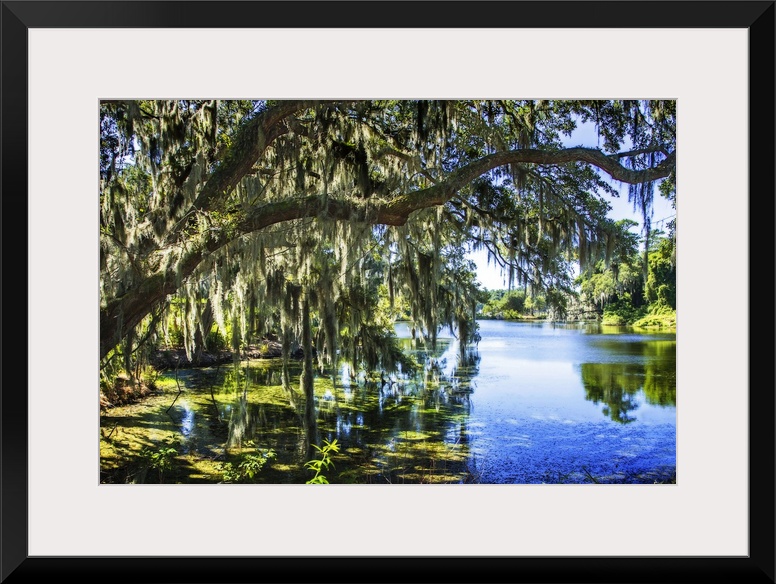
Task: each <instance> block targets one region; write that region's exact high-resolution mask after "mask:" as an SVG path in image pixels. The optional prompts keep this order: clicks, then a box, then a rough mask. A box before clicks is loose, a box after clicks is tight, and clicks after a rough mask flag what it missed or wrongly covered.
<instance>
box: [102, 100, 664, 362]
mask: <svg viewBox="0 0 776 584" xmlns="http://www.w3.org/2000/svg"><path fill="white" fill-rule="evenodd" d="M293 103H295V104H300V103H302V102H293ZM305 103H306V102H305ZM301 107H307V106H302V105H295V106H292V105H291V103H290V102H289V104H287V106H286V108H285V109H282V110H277V111H274V113H273V114H272V116H271V117H272V119H274V120H276V121H275V125H277V121H279V120H281V119H282V118H283V116H285V115H290V113H293V111H298V109H299V108H301ZM294 108H296V109H294ZM262 119H263V118H262ZM256 123H257V124H258V123H259V122H256ZM268 127H272V125H271V124H270V125H269V126H268ZM261 131H262V132H264V129H262V130H261ZM257 132H258V127H257ZM262 136H264V137H263V138H260V139H257V141H256V142H255V143H254V144H253V148H255V147H258V146H257V145H258V144H259V142H261V143H262V144H263V143H264V142H262V140H266V137H267V136H271V133H270V134H267V133H264V134H262ZM241 152H242V151H241ZM251 152H252V153H251V155H250V156H248V155H247V154H245V155H240V156H239V157H237V159H235V160H234V161H232V162H227V163H225V166H224V168H226V166H227V165H228V166H229V167H230V168H232V169H233V170H234V172H235V173H237V174H240V173H243V174H244V173H245V172H247V169H249V168H250V165H252V164H253V161H251V160H249V159H250V158H251V157H253V156H254V154H255V152H256V151H255V150H253V149H251ZM249 162H250V165H249V166H248V167H247V168H246V167H245V165H246V164H248V163H249ZM573 162H584V163H588V164H592V165H594V166H596V167H598V168H600V169H601V170H603V171H605V172H607V173H608V174H609V175H610V176H611V177H612V178H614V179H616V180H619V181H622V182H627V183H633V184H635V183H641V182H648V181H654V180H658V179H660V178H665V177H667V176H668V175H669V174H670V173H671V171H672V170H673V169H674V165H675V153H673V152H672V153H671V154H670V155H669V156H668V157H667V158H666V159H665V160H664V161H663V162H662V163H660V164H659V165H657V166H656V167H654V168H648V169H644V170H631V169H628V168H625V167H623V166H622V165H620V164H619V162H618V161H617V160H616V159H612V158H610V157H608V156H606V155H605V154H603V153H602V152H601V151H599V150H593V149H588V148H569V149H566V150H559V151H549V152H548V151H542V150H531V149H526V150H515V151H509V152H498V153H495V154H491V155H488V156H485V157H483V158H481V159H479V160H477V161H474V162H472V163H470V164H468V165H466V166H464V167H461V168H459V169H458V170H456V171H454V172H452V173H451V174H450V175H449V177H448V178H447V179H446V180H444V181H441V182H439V183H438V184H435V185H434V186H432V187H429V188H427V189H422V190H418V191H414V192H410V193H405V194H402V195H398V196H396V197H393V198H391V199H388V200H384V201H376V200H373V199H367V200H360V201H352V200H340V199H336V198H332V197H329V196H327V197H324V196H320V195H311V196H307V197H299V198H293V199H286V200H283V201H278V202H273V203H268V204H266V205H262V206H260V207H255V208H253V209H252V210H251V211H250V212H249V213H248V214H247V215H246V216H245V217H244V218H242V219H241V220H239V221H238V222H237V225H236V227H237V228H236V230H235V232H234V235H232V236H231V237H227V236H226V235H225V234H224V232H218V233H216V234H215V235H213V236H211V237H210V238H209V239H208V240H207V242H206V243H205V244H204V245H201V246H199V247H198V248H196V249H195V250H194V251H191V252H189V253H188V254H187V255H186V256H185V257H184V259H183V260H182V261H181V263H180V265H179V268H178V270H177V271H176V270H172V269H171V270H168V271H167V272H164V273H161V272H160V273H156V274H153V275H152V276H149V277H148V278H147V279H145V280H144V281H143V282H141V283H140V284H139V285H138V286H136V287H134V288H132V289H131V290H130V291H128V292H127V293H126V294H125V295H124V296H122V297H120V298H114V299H112V300H110V301H109V302H108V304H107V306H106V307H105V308H104V309H102V310H101V311H100V358H103V357H105V355H107V353H108V352H109V351H110V350H111V349H112V348H113V347H115V346H116V344H117V343H118V342H119V341H120V340H121V338H122V337H123V335H124V331H127V330H129V329H130V328H132V327H134V326H136V325H137V324H139V323H140V321H141V320H142V319H143V318H144V317H145V316H146V315H147V314H148V313H149V312H150V311H151V310H152V309H153V307H154V306H156V305H158V304H159V303H160V302H162V301H164V299H165V298H166V297H167V295H169V294H173V293H174V292H175V291H176V290H177V286H178V284H177V283H178V282H180V281H181V280H183V279H185V278H187V277H188V276H190V275H191V274H192V273H193V272H194V270H195V269H196V268H197V266H198V265H199V264H200V263H201V262H202V261H203V260H204V259H205V258H206V257H207V256H208V255H210V254H211V253H213V252H215V251H217V250H218V249H220V248H222V247H223V246H225V245H227V244H228V243H230V242H231V241H234V239H236V238H237V237H240V236H242V235H245V234H248V233H253V232H256V231H260V230H261V229H264V228H266V227H269V226H271V225H275V224H277V223H282V222H285V221H291V220H294V219H302V218H305V217H322V218H329V219H334V220H341V221H354V222H364V223H370V224H375V225H377V224H383V225H404V223H406V221H407V219H408V218H409V217H410V215H411V214H412V213H414V212H415V211H419V210H421V209H426V208H429V207H434V206H438V205H442V204H444V203H445V202H447V201H448V200H449V199H450V198H451V197H452V196H453V195H455V193H456V192H457V191H458V190H460V189H461V188H462V187H464V186H465V185H466V184H468V183H469V182H471V181H473V180H474V179H475V178H477V177H478V176H480V175H482V174H484V173H486V172H488V171H490V170H492V169H494V168H497V167H499V166H504V165H507V164H516V163H518V164H520V163H522V164H543V165H558V164H567V163H573ZM240 176H242V175H240ZM237 180H238V179H236V178H235V177H227V176H223V177H222V178H220V179H218V181H217V183H218V184H219V185H234V184H236V181H237ZM212 188H213V189H214V188H215V187H212ZM214 192H215V191H214ZM213 196H215V195H213ZM210 201H211V199H210V198H208V197H205V199H203V201H202V204H203V205H208V204H209V203H210Z"/></svg>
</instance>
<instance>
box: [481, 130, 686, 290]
mask: <svg viewBox="0 0 776 584" xmlns="http://www.w3.org/2000/svg"><path fill="white" fill-rule="evenodd" d="M564 142H565V144H566V146H569V147H571V146H585V147H588V148H598V147H599V144H598V136H597V134H596V131H595V127H594V126H593V124H584V125H582V124H580V126H579V127H578V128H577V129H576V130H575V131H574V133H572V135H571V136H569V137H568V138H565V139H564ZM602 174H603V173H602ZM603 176H604V177H605V178H606V177H607V176H608V175H606V174H603ZM609 182H610V184H611V185H612V186H613V187H614V188H615V189H617V190H619V192H620V196H619V198H613V197H611V198H609V199H608V200H609V202H610V203H611V206H612V209H611V211H610V212H609V217H611V218H612V219H615V220H617V219H632V220H633V221H635V222H636V223H638V226H637V227H635V228H634V230H635V231H637V232H639V233H640V230H641V224H642V219H641V212H640V211H639V212H636V211H634V210H633V203H631V202H630V201H628V185H626V184H623V183H618V182H614V181H609ZM674 214H675V212H674V209H672V208H671V204H670V203H669V202H668V200H667V199H665V198H664V197H663V196H662V195H660V193H658V192H657V190H656V192H655V198H654V203H653V209H652V227H653V228H654V229H664V228H665V224H666V222H667V221H668V220H670V219H671V218H673V217H674ZM469 258H470V259H472V260H473V261H474V262H475V263H476V264H477V279H478V280H479V281H480V284H482V286H483V288H487V289H488V290H498V289H503V288H506V287H507V283H506V278H507V277H508V274H502V273H501V270H500V269H499V268H498V267H497V266H494V265H493V264H492V263H491V265H488V256H487V252H486V251H485V250H481V251H479V252H472V253H470V254H469Z"/></svg>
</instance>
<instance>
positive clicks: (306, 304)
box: [301, 292, 316, 444]
mask: <svg viewBox="0 0 776 584" xmlns="http://www.w3.org/2000/svg"><path fill="white" fill-rule="evenodd" d="M302 351H303V354H304V360H303V362H302V381H301V385H302V388H301V389H302V393H303V394H304V398H305V416H304V417H305V425H306V426H307V435H308V436H310V437H313V436H315V432H316V415H315V392H314V386H313V345H312V325H311V322H310V298H309V296H308V295H307V293H306V292H305V294H304V298H303V300H302ZM310 442H311V444H312V443H313V442H314V441H313V440H311V441H310Z"/></svg>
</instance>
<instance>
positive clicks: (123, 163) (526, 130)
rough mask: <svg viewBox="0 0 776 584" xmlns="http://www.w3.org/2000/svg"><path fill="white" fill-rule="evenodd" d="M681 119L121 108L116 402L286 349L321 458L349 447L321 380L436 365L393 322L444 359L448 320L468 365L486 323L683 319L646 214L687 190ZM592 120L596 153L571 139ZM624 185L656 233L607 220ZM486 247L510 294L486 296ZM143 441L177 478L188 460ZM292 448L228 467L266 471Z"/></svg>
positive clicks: (529, 105) (123, 103) (668, 108)
mask: <svg viewBox="0 0 776 584" xmlns="http://www.w3.org/2000/svg"><path fill="white" fill-rule="evenodd" d="M675 116H676V104H675V102H674V101H666V100H592V101H591V100H454V101H451V100H356V101H294V100H285V101H283V100H279V101H267V100H106V101H103V102H102V103H101V105H100V376H101V380H100V390H101V403H102V405H103V406H104V407H106V408H109V407H110V406H112V405H119V404H126V403H130V402H132V401H133V400H134V399H137V398H145V399H149V398H151V397H153V395H155V392H159V391H163V389H160V388H159V379H158V375H159V371H160V370H163V369H170V370H175V371H176V373H177V370H178V369H179V368H181V367H184V366H186V365H191V364H193V365H197V364H199V365H216V366H224V367H226V366H227V364H228V363H229V362H232V363H235V364H237V363H239V362H240V361H242V360H243V359H246V358H252V359H255V358H274V359H277V360H278V361H277V362H278V363H279V365H280V372H279V380H278V381H279V383H278V387H279V388H280V390H281V393H280V394H279V395H282V396H283V398H282V399H283V400H286V402H287V403H296V404H302V405H303V407H304V408H305V410H304V415H303V417H302V419H301V420H297V421H296V422H294V423H298V424H299V427H300V428H301V429H303V430H302V431H303V432H304V434H305V436H306V437H307V442H308V444H307V452H306V455H307V458H306V460H307V461H312V460H314V459H313V455H314V454H315V453H319V454H324V455H326V456H328V455H329V453H331V455H332V456H335V455H343V454H344V453H338V452H337V450H336V449H335V448H334V447H333V446H332V445H333V444H335V442H331V443H327V442H322V440H324V437H323V436H322V434H321V433H320V432H319V431H318V426H319V424H320V423H322V421H321V412H320V405H316V404H317V403H318V401H317V400H316V391H317V389H316V388H317V387H318V386H317V385H316V384H319V383H320V381H321V379H325V378H334V377H335V375H336V372H337V371H338V370H339V369H340V368H341V367H342V366H343V365H346V366H347V367H348V368H349V370H350V372H351V375H352V377H353V379H356V378H361V379H365V380H370V381H372V382H374V383H375V384H382V385H385V383H386V379H390V378H391V377H390V376H391V375H395V374H396V373H397V372H401V373H402V374H403V375H406V374H410V373H413V372H415V373H417V372H419V371H420V368H419V366H418V363H417V362H413V360H412V358H411V357H408V355H407V353H406V352H404V351H402V350H401V349H400V347H399V345H398V343H397V339H396V335H395V333H394V325H395V323H396V321H397V320H406V321H407V322H408V323H409V324H408V326H409V327H410V329H411V331H412V336H413V338H414V339H415V340H416V341H417V342H419V343H422V344H423V345H424V346H426V347H428V348H430V349H432V350H433V349H434V348H435V347H436V346H437V341H438V339H437V336H438V334H439V331H440V330H441V329H442V328H443V327H446V328H447V329H449V330H450V331H452V332H453V334H454V335H455V337H456V338H457V340H458V341H459V347H460V355H459V357H460V358H461V359H462V362H464V361H465V359H466V355H467V350H468V349H469V348H470V347H471V346H472V345H476V343H477V342H478V340H479V333H478V325H477V322H476V318H478V317H479V316H483V315H484V316H489V317H491V318H506V319H512V318H535V319H537V318H549V319H564V318H567V317H569V316H570V313H571V312H573V310H574V309H575V307H579V306H583V307H587V308H589V309H591V310H593V311H594V312H595V314H596V315H597V317H598V318H600V319H602V320H603V322H605V323H606V322H612V323H615V322H616V323H627V324H636V325H639V326H645V327H664V326H671V322H673V324H674V326H675V318H676V316H675V307H676V306H675V305H676V287H675V261H674V248H675V247H674V245H675V244H674V230H675V222H673V221H672V222H671V223H670V224H669V229H668V233H663V232H658V231H655V230H653V229H652V226H651V219H650V218H651V207H652V202H653V199H654V196H655V194H656V193H658V194H659V196H663V197H666V198H668V199H669V200H670V201H671V202H672V203H674V202H675V172H676V170H675V155H676V154H675V124H676V119H675ZM580 124H588V125H591V126H593V127H594V128H595V130H596V131H597V133H598V136H599V144H600V147H599V148H597V149H593V148H585V147H571V148H569V147H565V146H564V141H563V140H564V138H565V137H567V136H569V135H571V133H572V132H573V131H574V129H575V128H576V127H577V126H578V125H580ZM610 180H614V181H620V182H623V183H626V184H628V185H629V191H628V196H629V198H630V201H631V202H632V204H633V206H634V209H637V210H638V211H639V212H640V213H641V216H642V218H643V224H642V226H641V231H640V234H636V233H635V232H634V229H633V228H634V224H633V223H632V222H631V223H628V222H616V221H613V220H611V219H610V218H608V216H607V213H608V211H609V209H610V205H609V203H608V201H607V199H608V198H610V197H612V196H616V195H617V191H616V190H615V189H614V188H613V187H612V186H611V182H610ZM642 248H643V249H642ZM483 249H484V250H487V252H488V256H489V258H490V261H492V262H494V263H495V264H496V265H497V266H499V267H500V268H501V269H502V270H503V271H504V273H505V275H507V277H508V282H509V289H508V290H506V291H501V292H499V293H498V294H494V293H493V292H490V293H488V292H487V291H484V290H482V289H481V288H480V286H479V284H478V283H477V280H476V278H475V274H474V266H473V264H472V262H471V261H470V260H468V259H467V253H468V252H470V251H472V250H483ZM572 316H573V315H572ZM165 351H166V352H165ZM184 357H185V359H184ZM386 376H388V378H386ZM166 383H168V384H169V383H170V381H169V379H168V380H167V381H166ZM173 383H175V384H176V385H175V387H176V388H177V390H178V394H180V393H181V389H180V387H181V386H180V383H179V380H178V378H177V377H175V379H174V382H173ZM389 386H390V384H389ZM213 401H214V402H215V398H214V399H213ZM170 407H172V406H170ZM216 423H218V420H217V421H216ZM105 434H107V432H103V437H105ZM168 438H171V437H168ZM160 444H161V442H160ZM326 444H328V445H329V446H325V445H326ZM146 446H147V447H149V448H151V446H153V448H151V450H149V451H148V453H147V457H146V458H148V459H149V460H151V461H152V465H151V467H150V468H151V469H152V470H154V471H157V472H158V473H159V475H160V478H161V477H162V476H164V477H165V478H166V479H169V477H170V473H171V470H170V468H169V463H170V462H171V460H172V459H173V458H175V456H178V458H180V457H182V456H185V455H184V454H177V455H175V454H173V452H172V450H170V449H171V448H172V447H165V448H166V449H165V450H159V448H160V446H159V445H146ZM322 448H328V449H329V450H326V451H323V450H321V449H322ZM154 449H156V450H154ZM149 453H150V454H149ZM276 454H277V453H276V452H274V451H269V450H256V448H255V447H254V448H253V450H252V451H251V452H242V453H241V454H240V455H239V457H238V458H235V459H234V460H227V461H220V464H222V465H223V466H222V468H221V474H222V475H223V477H224V480H226V481H227V482H244V481H252V480H254V478H255V477H256V476H257V475H258V474H260V473H261V472H263V470H264V467H265V463H266V462H267V461H268V460H270V459H272V458H273V456H275V455H276ZM316 460H318V461H319V462H320V464H321V465H323V466H326V465H324V464H323V462H321V461H322V460H326V461H329V460H330V459H328V458H324V459H316ZM332 460H333V459H332ZM316 464H318V463H316ZM301 470H302V471H304V469H301ZM319 471H323V467H322V468H321V469H319ZM302 474H303V472H302ZM300 476H301V475H300ZM316 476H317V477H324V476H325V475H324V474H317V475H316ZM316 480H318V481H322V480H323V478H318V479H316ZM302 482H304V481H302Z"/></svg>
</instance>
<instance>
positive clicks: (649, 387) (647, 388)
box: [580, 340, 676, 424]
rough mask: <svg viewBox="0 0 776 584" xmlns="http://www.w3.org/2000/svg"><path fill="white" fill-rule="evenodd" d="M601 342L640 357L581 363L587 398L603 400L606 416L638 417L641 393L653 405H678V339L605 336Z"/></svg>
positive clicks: (613, 351) (623, 420)
mask: <svg viewBox="0 0 776 584" xmlns="http://www.w3.org/2000/svg"><path fill="white" fill-rule="evenodd" d="M598 344H599V345H600V346H603V347H605V348H606V350H607V351H608V352H609V353H610V354H611V355H613V356H615V357H617V356H627V357H638V360H637V361H634V360H628V361H626V362H604V363H582V364H581V365H580V373H581V376H582V384H583V386H584V388H585V399H586V400H588V401H591V402H593V403H594V404H603V408H602V410H601V411H602V412H603V414H604V415H605V416H608V417H609V418H610V419H611V420H613V421H615V422H619V423H621V424H629V423H631V422H633V421H635V420H636V416H635V415H634V412H635V411H636V410H637V409H638V408H639V404H640V401H641V399H642V396H643V400H644V401H645V402H646V403H647V404H650V405H655V406H662V407H675V406H676V342H675V341H665V340H657V341H643V340H641V341H624V342H623V341H620V342H618V341H615V340H604V341H599V342H598Z"/></svg>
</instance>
